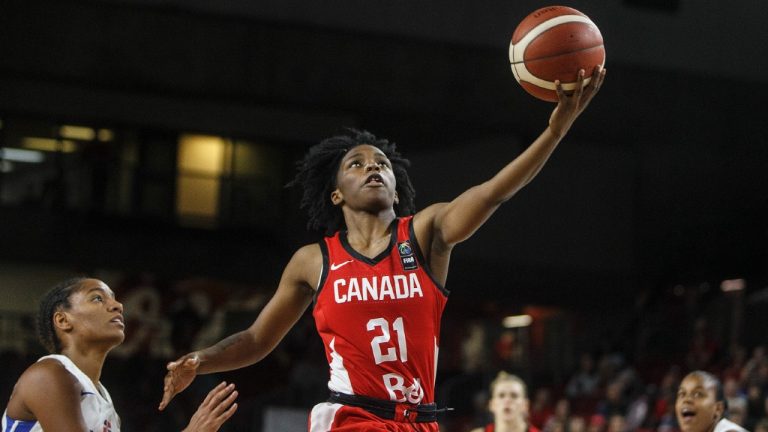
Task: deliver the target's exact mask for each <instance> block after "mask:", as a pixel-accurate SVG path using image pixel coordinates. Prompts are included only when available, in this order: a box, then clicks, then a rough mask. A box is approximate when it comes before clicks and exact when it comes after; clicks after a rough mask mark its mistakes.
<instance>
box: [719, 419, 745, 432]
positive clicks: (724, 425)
mask: <svg viewBox="0 0 768 432" xmlns="http://www.w3.org/2000/svg"><path fill="white" fill-rule="evenodd" d="M730 431H737V432H747V430H746V429H744V428H743V427H741V426H739V425H737V424H736V423H734V422H732V421H730V420H728V419H722V420H720V421H719V422H717V425H716V426H715V430H714V432H730Z"/></svg>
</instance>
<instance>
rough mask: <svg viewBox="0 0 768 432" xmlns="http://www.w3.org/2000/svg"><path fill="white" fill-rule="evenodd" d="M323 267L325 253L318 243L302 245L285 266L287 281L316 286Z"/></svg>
mask: <svg viewBox="0 0 768 432" xmlns="http://www.w3.org/2000/svg"><path fill="white" fill-rule="evenodd" d="M322 267H323V253H322V251H321V250H320V246H319V245H318V244H317V243H314V244H308V245H305V246H302V247H300V248H299V249H297V250H296V252H294V253H293V257H291V260H290V261H289V262H288V265H287V266H286V268H285V276H287V279H286V280H287V281H294V282H296V283H303V284H308V285H309V286H314V285H315V283H316V281H317V278H318V273H319V272H320V269H322Z"/></svg>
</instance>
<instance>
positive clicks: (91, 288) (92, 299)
mask: <svg viewBox="0 0 768 432" xmlns="http://www.w3.org/2000/svg"><path fill="white" fill-rule="evenodd" d="M69 303H70V305H71V307H70V308H69V309H68V310H66V311H63V312H62V313H64V314H66V319H67V320H68V321H67V327H66V329H67V332H68V333H69V334H70V335H71V336H73V337H77V336H80V337H83V338H84V340H86V341H94V342H98V343H102V342H103V343H106V344H108V345H111V346H117V345H119V344H120V343H122V342H123V339H125V323H124V320H123V305H122V304H120V302H118V301H117V300H115V293H113V292H112V290H111V289H110V288H109V287H108V286H107V285H106V284H105V283H104V282H102V281H100V280H97V279H86V280H84V281H83V282H82V283H81V285H80V287H79V289H78V290H77V291H75V292H74V293H72V295H71V296H70V297H69Z"/></svg>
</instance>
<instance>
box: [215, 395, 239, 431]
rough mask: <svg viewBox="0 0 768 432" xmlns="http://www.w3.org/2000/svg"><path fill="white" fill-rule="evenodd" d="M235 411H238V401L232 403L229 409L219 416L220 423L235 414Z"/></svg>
mask: <svg viewBox="0 0 768 432" xmlns="http://www.w3.org/2000/svg"><path fill="white" fill-rule="evenodd" d="M235 393H237V392H235ZM235 411H237V403H233V404H232V405H230V407H229V409H227V410H226V411H224V412H223V413H221V415H219V416H218V417H217V420H218V421H219V422H220V423H219V425H221V424H222V423H224V422H225V421H227V420H228V419H229V418H230V417H232V414H234V413H235Z"/></svg>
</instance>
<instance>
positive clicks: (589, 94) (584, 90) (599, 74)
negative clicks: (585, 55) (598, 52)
mask: <svg viewBox="0 0 768 432" xmlns="http://www.w3.org/2000/svg"><path fill="white" fill-rule="evenodd" d="M605 72H606V69H605V68H603V67H600V66H595V69H594V70H593V71H592V78H591V79H590V81H589V84H587V85H586V86H585V85H584V78H585V72H584V69H582V70H580V71H579V78H578V81H577V84H576V89H574V90H573V93H571V94H570V95H568V94H566V93H565V91H564V90H563V86H562V85H561V84H560V81H555V85H557V97H558V103H557V107H555V110H554V111H553V112H552V116H551V117H550V118H549V128H550V129H551V130H552V133H554V134H555V135H557V136H559V137H562V136H563V135H565V133H566V132H568V129H570V128H571V125H572V124H573V122H574V121H575V120H576V118H577V117H578V116H579V114H581V113H582V111H584V108H586V107H587V105H589V102H590V101H591V100H592V98H593V97H594V96H595V95H596V94H597V92H598V91H599V90H600V87H601V86H602V85H603V80H605Z"/></svg>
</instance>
